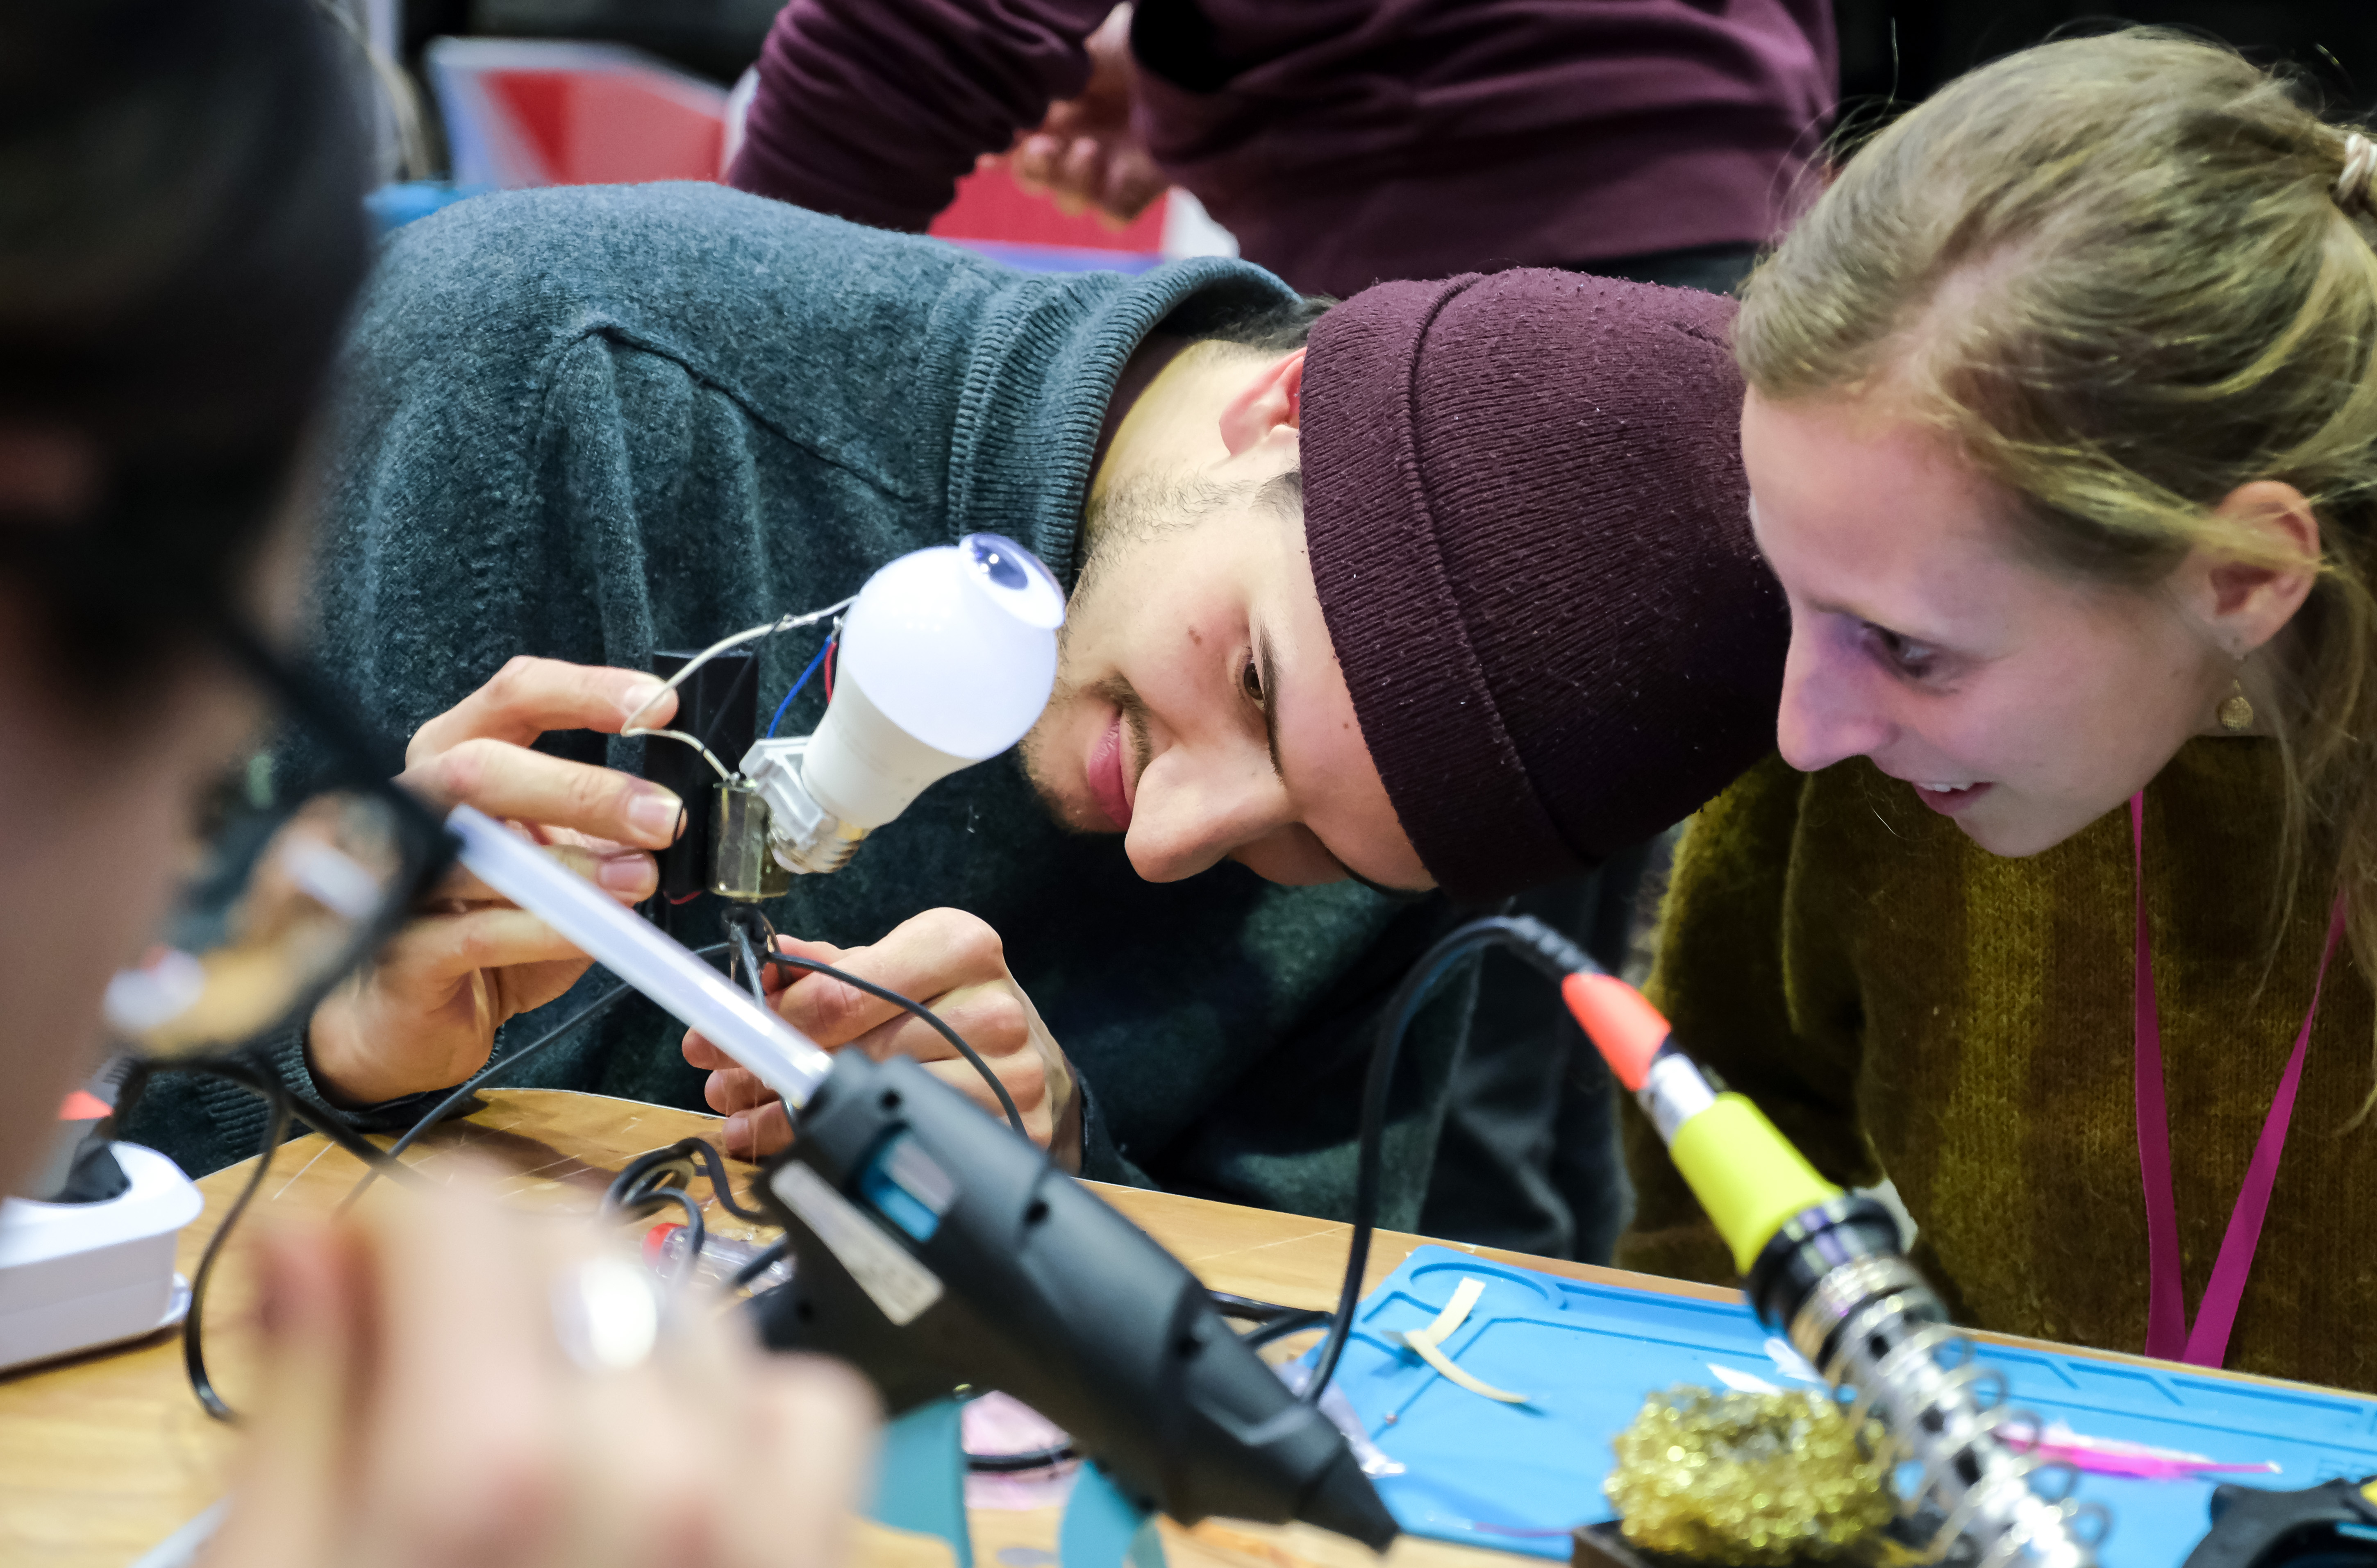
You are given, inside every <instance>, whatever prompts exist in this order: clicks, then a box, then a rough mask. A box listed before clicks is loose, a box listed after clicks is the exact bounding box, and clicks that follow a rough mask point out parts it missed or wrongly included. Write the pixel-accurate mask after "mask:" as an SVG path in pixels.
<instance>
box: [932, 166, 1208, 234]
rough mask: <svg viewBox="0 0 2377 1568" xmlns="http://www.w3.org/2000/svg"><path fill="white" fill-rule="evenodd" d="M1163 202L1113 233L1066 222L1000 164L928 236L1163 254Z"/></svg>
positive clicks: (1097, 224) (977, 178)
mask: <svg viewBox="0 0 2377 1568" xmlns="http://www.w3.org/2000/svg"><path fill="white" fill-rule="evenodd" d="M1169 199H1170V198H1169V197H1168V196H1159V197H1157V198H1156V199H1155V200H1154V201H1153V202H1150V203H1149V204H1148V208H1147V210H1146V211H1144V212H1142V213H1141V214H1140V215H1139V216H1138V217H1137V218H1136V219H1134V220H1131V222H1130V224H1129V227H1127V228H1124V229H1119V230H1117V229H1109V228H1107V227H1106V226H1105V223H1103V222H1101V221H1100V220H1097V219H1096V218H1094V217H1092V216H1091V215H1090V214H1089V213H1086V212H1084V213H1081V214H1079V215H1077V216H1075V217H1071V218H1068V217H1067V216H1065V214H1063V213H1061V212H1059V211H1057V204H1056V203H1055V202H1053V201H1050V200H1049V199H1048V198H1047V197H1046V196H1027V195H1026V194H1024V192H1023V190H1022V189H1021V187H1020V186H1018V185H1017V184H1016V183H1015V179H1014V177H1013V176H1012V175H1010V174H1009V173H1008V172H1007V166H1006V165H1005V164H1000V165H998V166H997V167H995V168H991V169H985V170H983V171H980V172H976V173H973V174H969V175H967V176H966V177H965V178H964V179H962V180H960V181H959V182H958V194H957V199H956V200H955V201H952V202H951V203H950V205H949V206H948V207H947V208H943V209H942V212H941V215H940V216H939V217H938V218H936V219H934V220H933V225H932V227H931V229H929V230H928V231H926V232H928V233H932V234H936V235H938V236H939V237H940V238H942V239H944V240H995V241H997V242H999V243H1000V244H1021V245H1069V246H1073V247H1076V248H1078V249H1081V250H1098V251H1129V252H1133V253H1136V254H1139V255H1153V254H1154V253H1155V252H1158V251H1161V250H1162V249H1163V248H1164V206H1165V202H1166V201H1167V200H1169Z"/></svg>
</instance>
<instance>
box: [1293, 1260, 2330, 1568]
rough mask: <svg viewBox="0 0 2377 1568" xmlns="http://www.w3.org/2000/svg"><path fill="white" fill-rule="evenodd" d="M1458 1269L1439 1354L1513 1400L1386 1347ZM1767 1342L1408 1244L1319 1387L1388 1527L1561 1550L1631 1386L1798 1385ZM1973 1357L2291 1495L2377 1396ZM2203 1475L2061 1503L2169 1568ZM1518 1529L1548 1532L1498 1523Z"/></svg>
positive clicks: (2101, 1427) (1729, 1311) (1751, 1325)
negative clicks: (1350, 1422)
mask: <svg viewBox="0 0 2377 1568" xmlns="http://www.w3.org/2000/svg"><path fill="white" fill-rule="evenodd" d="M1464 1278H1474V1279H1477V1280H1479V1281H1482V1282H1483V1284H1484V1286H1485V1293H1484V1294H1483V1295H1482V1296H1481V1297H1479V1298H1478V1301H1477V1304H1476V1306H1475V1307H1474V1308H1473V1309H1471V1311H1470V1313H1469V1316H1468V1318H1467V1319H1466V1320H1465V1321H1464V1322H1463V1324H1462V1325H1461V1327H1460V1328H1459V1329H1457V1330H1456V1331H1455V1332H1454V1333H1453V1334H1451V1336H1448V1337H1447V1339H1446V1340H1445V1343H1444V1349H1445V1352H1446V1353H1447V1354H1448V1355H1450V1356H1451V1358H1452V1359H1453V1360H1454V1361H1455V1362H1457V1363H1458V1364H1459V1365H1460V1366H1461V1367H1462V1368H1463V1370H1464V1371H1466V1372H1470V1373H1471V1374H1472V1375H1473V1376H1475V1377H1478V1378H1482V1379H1484V1380H1485V1381H1486V1382H1487V1383H1488V1384H1493V1385H1494V1386H1496V1387H1498V1388H1503V1389H1507V1390H1509V1391H1511V1392H1512V1393H1517V1394H1524V1395H1527V1396H1529V1400H1530V1403H1528V1404H1527V1405H1523V1406H1520V1405H1502V1404H1497V1403H1496V1402H1494V1401H1493V1400H1490V1399H1486V1398H1482V1397H1480V1396H1477V1395H1475V1394H1472V1393H1470V1392H1468V1391H1467V1390H1465V1389H1463V1388H1459V1387H1457V1386H1455V1385H1454V1384H1451V1383H1450V1382H1448V1381H1446V1380H1445V1379H1444V1378H1442V1377H1439V1376H1438V1375H1437V1374H1436V1372H1433V1371H1432V1370H1430V1369H1429V1367H1428V1366H1427V1363H1426V1362H1424V1361H1422V1360H1420V1359H1419V1357H1418V1356H1417V1355H1415V1354H1414V1353H1413V1352H1412V1351H1411V1350H1410V1349H1408V1348H1405V1347H1404V1344H1403V1341H1402V1339H1401V1337H1400V1336H1401V1334H1402V1333H1403V1332H1404V1331H1405V1330H1408V1329H1415V1328H1425V1327H1426V1326H1427V1324H1429V1323H1431V1322H1433V1321H1434V1320H1435V1318H1436V1315H1437V1313H1439V1312H1440V1311H1442V1310H1443V1308H1444V1306H1445V1304H1446V1303H1447V1302H1448V1301H1451V1298H1452V1292H1453V1290H1454V1289H1456V1288H1457V1287H1458V1286H1459V1285H1460V1283H1461V1281H1462V1280H1463V1279H1464ZM1391 1336H1392V1337H1391ZM1766 1340H1767V1335H1766V1331H1765V1330H1764V1329H1762V1327H1760V1326H1759V1324H1758V1321H1757V1319H1755V1318H1754V1317H1752V1316H1751V1315H1750V1311H1749V1309H1748V1308H1747V1307H1745V1306H1743V1305H1741V1304H1739V1303H1738V1302H1720V1301H1695V1300H1692V1299H1690V1298H1688V1297H1678V1296H1663V1295H1655V1294H1652V1293H1650V1292H1647V1291H1641V1290H1629V1289H1621V1288H1618V1287H1614V1286H1607V1285H1588V1284H1585V1283H1583V1282H1581V1281H1578V1280H1572V1279H1561V1278H1558V1277H1554V1276H1551V1275H1547V1274H1538V1273H1536V1272H1535V1271H1534V1270H1532V1269H1523V1268H1512V1267H1510V1266H1508V1265H1502V1264H1495V1263H1487V1262H1485V1261H1483V1260H1481V1259H1478V1258H1474V1257H1470V1256H1467V1255H1466V1254H1464V1253H1456V1252H1452V1251H1451V1250H1449V1249H1447V1248H1443V1247H1422V1248H1420V1249H1419V1250H1417V1251H1416V1252H1415V1253H1412V1255H1411V1256H1410V1257H1409V1258H1407V1259H1405V1260H1404V1265H1403V1266H1402V1267H1400V1268H1398V1269H1396V1270H1395V1271H1394V1273H1393V1274H1392V1275H1390V1276H1389V1277H1387V1278H1386V1280H1385V1281H1384V1282H1383V1283H1381V1284H1380V1286H1379V1288H1378V1289H1376V1290H1373V1291H1371V1292H1370V1294H1369V1295H1368V1297H1366V1298H1365V1299H1364V1300H1363V1301H1362V1304H1361V1307H1360V1309H1359V1311H1358V1313H1356V1318H1355V1328H1354V1332H1353V1335H1352V1336H1351V1337H1350V1338H1349V1339H1348V1341H1347V1343H1346V1347H1345V1354H1344V1360H1343V1361H1342V1362H1340V1364H1339V1367H1338V1372H1337V1377H1336V1383H1337V1385H1338V1386H1339V1387H1340V1388H1342V1389H1344V1392H1345V1394H1346V1396H1347V1397H1349V1398H1350V1399H1352V1401H1353V1403H1354V1408H1355V1410H1356V1413H1357V1414H1358V1415H1360V1417H1361V1418H1362V1424H1363V1426H1364V1427H1365V1428H1366V1429H1367V1430H1368V1431H1369V1432H1370V1434H1371V1437H1372V1438H1373V1440H1374V1441H1376V1442H1377V1443H1378V1445H1379V1447H1380V1449H1382V1450H1384V1451H1385V1453H1386V1454H1387V1455H1388V1456H1389V1457H1391V1458H1393V1459H1397V1460H1400V1461H1401V1462H1402V1463H1403V1464H1404V1467H1405V1469H1404V1474H1402V1475H1399V1476H1386V1477H1382V1478H1380V1479H1379V1482H1378V1487H1379V1492H1380V1496H1381V1497H1383V1498H1384V1499H1385V1500H1386V1503H1387V1506H1388V1507H1389V1508H1390V1509H1392V1511H1393V1513H1394V1515H1395V1518H1396V1519H1397V1521H1398V1522H1400V1523H1401V1524H1402V1526H1404V1529H1406V1530H1408V1531H1410V1532H1411V1533H1412V1534H1414V1535H1421V1536H1430V1537H1434V1538H1438V1539H1439V1540H1452V1541H1461V1542H1463V1543H1465V1544H1469V1545H1474V1546H1485V1547H1493V1548H1496V1549H1498V1550H1504V1551H1519V1552H1527V1553H1532V1554H1534V1555H1536V1556H1541V1557H1551V1558H1558V1559H1560V1560H1562V1561H1565V1560H1566V1559H1567V1557H1568V1555H1569V1543H1568V1540H1567V1538H1566V1535H1565V1531H1566V1530H1567V1529H1568V1528H1569V1527H1571V1526H1576V1525H1583V1524H1595V1523H1599V1522H1601V1521H1603V1520H1606V1519H1608V1518H1609V1517H1611V1512H1610V1508H1609V1504H1608V1503H1607V1500H1606V1499H1605V1498H1603V1496H1602V1495H1601V1482H1602V1479H1603V1478H1604V1477H1606V1476H1607V1475H1608V1473H1609V1468H1610V1466H1611V1464H1612V1463H1613V1455H1612V1453H1611V1450H1610V1443H1611V1440H1612V1439H1614V1438H1615V1437H1616V1436H1617V1435H1618V1433H1619V1431H1623V1430H1624V1429H1625V1428H1626V1426H1627V1425H1628V1424H1629V1423H1630V1422H1631V1421H1632V1420H1633V1419H1634V1416H1635V1413H1636V1412H1637V1411H1638V1410H1640V1409H1641V1408H1642V1398H1643V1396H1644V1395H1646V1394H1648V1393H1650V1392H1652V1391H1653V1390H1654V1389H1663V1388H1666V1387H1668V1386H1669V1385H1671V1384H1679V1383H1680V1384H1697V1385H1699V1386H1701V1387H1705V1388H1721V1387H1723V1386H1724V1384H1723V1380H1721V1379H1720V1378H1719V1377H1718V1376H1717V1375H1716V1373H1715V1372H1714V1371H1713V1370H1712V1369H1711V1363H1715V1364H1716V1365H1719V1366H1723V1367H1726V1368H1728V1369H1730V1370H1732V1371H1735V1372H1746V1373H1748V1374H1750V1375H1751V1376H1754V1377H1758V1378H1762V1379H1763V1380H1765V1381H1766V1382H1768V1383H1770V1384H1775V1385H1776V1386H1778V1387H1785V1388H1788V1387H1795V1386H1803V1385H1801V1384H1794V1383H1793V1382H1792V1379H1791V1375H1790V1373H1789V1372H1787V1371H1786V1370H1784V1369H1783V1368H1781V1367H1778V1366H1777V1365H1776V1363H1775V1361H1774V1360H1773V1359H1772V1358H1771V1357H1770V1356H1769V1354H1768V1352H1767V1349H1766ZM1980 1357H1981V1360H1983V1361H1984V1362H1985V1363H1987V1364H1988V1365H1989V1366H1992V1367H1995V1368H1996V1369H1998V1370H1999V1371H2001V1372H2003V1373H2004V1374H2005V1377H2006V1381H2007V1384H2008V1386H2009V1390H2010V1396H2011V1398H2012V1401H2013V1404H2015V1405H2016V1406H2018V1407H2020V1408H2024V1409H2027V1410H2031V1411H2034V1412H2036V1413H2037V1416H2038V1417H2039V1419H2040V1420H2042V1421H2045V1422H2046V1423H2048V1424H2049V1426H2052V1425H2053V1424H2054V1423H2055V1422H2057V1421H2059V1420H2060V1421H2063V1422H2067V1423H2069V1424H2070V1426H2071V1427H2072V1430H2073V1431H2076V1432H2079V1433H2082V1434H2084V1435H2085V1436H2089V1437H2105V1438H2117V1439H2121V1440H2124V1441H2128V1442H2132V1443H2153V1444H2155V1445H2156V1446H2158V1447H2163V1448H2174V1449H2180V1450H2183V1451H2185V1452H2187V1453H2191V1454H2201V1455H2204V1456H2206V1457H2207V1458H2210V1459H2214V1460H2217V1461H2221V1462H2224V1463H2237V1464H2259V1463H2261V1462H2263V1461H2265V1460H2275V1461H2276V1462H2277V1464H2278V1465H2279V1466H2280V1467H2281V1468H2280V1470H2279V1472H2278V1473H2277V1474H2275V1475H2264V1476H2246V1477H2228V1478H2224V1479H2232V1480H2237V1481H2240V1482H2241V1483H2242V1484H2246V1485H2254V1486H2268V1487H2275V1488H2280V1489H2283V1490H2287V1491H2293V1490H2296V1489H2298V1488H2301V1487H2307V1486H2312V1485H2315V1484H2317V1483H2318V1482H2320V1481H2323V1480H2331V1479H2335V1478H2336V1477H2338V1476H2353V1477H2359V1476H2364V1475H2368V1474H2371V1472H2377V1400H2372V1399H2365V1398H2360V1397H2358V1396H2352V1395H2346V1394H2333V1393H2327V1392H2323V1391H2313V1390H2309V1389H2291V1388H2273V1387H2267V1386H2262V1385H2257V1384H2243V1383H2229V1382H2225V1381H2222V1380H2220V1379H2216V1378H2210V1377H2198V1376H2191V1375H2189V1374H2187V1373H2184V1372H2165V1371H2161V1370H2158V1369H2150V1368H2145V1367H2136V1366H2127V1365H2121V1364H2119V1363H2115V1362H2110V1361H2102V1360H2094V1359H2092V1358H2089V1357H2085V1356H2075V1355H2062V1354H2059V1353H2056V1352H2053V1351H2037V1350H2026V1349H2024V1350H2018V1349H2010V1348H2003V1347H1998V1346H1984V1347H1982V1348H1981V1351H1980ZM1389 1412H1393V1413H1394V1415H1395V1418H1396V1419H1395V1420H1394V1421H1393V1422H1392V1424H1389V1423H1387V1422H1386V1421H1385V1418H1386V1416H1387V1415H1388V1413H1389ZM2212 1486H2213V1483H2212V1482H2211V1481H2208V1480H2207V1481H2140V1480H2129V1479H2120V1478H2115V1477H2108V1476H2094V1475H2092V1476H2085V1477H2083V1478H2082V1479H2081V1483H2080V1490H2079V1496H2080V1497H2081V1498H2082V1499H2084V1500H2087V1499H2093V1500H2095V1501H2096V1502H2099V1503H2104V1504H2105V1506H2106V1507H2107V1508H2108V1510H2110V1511H2111V1513H2112V1515H2113V1527H2112V1533H2111V1534H2110V1536H2108V1538H2107V1539H2106V1541H2105V1544H2104V1546H2103V1548H2102V1550H2100V1551H2099V1553H2098V1559H2099V1562H2101V1564H2102V1565H2103V1568H2179V1564H2180V1562H2182V1561H2183V1560H2184V1559H2185V1558H2186V1556H2187V1554H2188V1552H2189V1551H2190V1550H2192V1548H2193V1547H2194V1545H2195V1542H2196V1540H2197V1538H2199V1537H2200V1536H2202V1535H2203V1533H2204V1527H2205V1526H2206V1523H2207V1522H2208V1517H2209V1516H2208V1515H2207V1513H2206V1511H2205V1503H2206V1502H2207V1501H2208V1500H2209V1499H2210V1497H2211V1495H2212ZM1481 1526H1484V1527H1481ZM1494 1526H1500V1527H1499V1528H1495V1527H1494ZM1527 1530H1534V1531H1545V1532H1555V1531H1556V1532H1560V1533H1558V1534H1542V1535H1534V1536H1529V1535H1524V1534H1515V1533H1512V1532H1514V1531H1527Z"/></svg>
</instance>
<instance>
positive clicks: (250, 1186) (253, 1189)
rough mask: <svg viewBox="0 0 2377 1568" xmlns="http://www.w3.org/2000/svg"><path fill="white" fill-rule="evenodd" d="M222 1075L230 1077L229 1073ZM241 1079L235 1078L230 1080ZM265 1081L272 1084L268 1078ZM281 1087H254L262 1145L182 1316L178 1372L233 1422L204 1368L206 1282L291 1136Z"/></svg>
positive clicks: (216, 1413) (212, 1412)
mask: <svg viewBox="0 0 2377 1568" xmlns="http://www.w3.org/2000/svg"><path fill="white" fill-rule="evenodd" d="M223 1076H226V1077H231V1076H232V1075H230V1074H224V1075H223ZM243 1081H244V1080H242V1079H239V1078H236V1077H233V1082H234V1083H239V1082H243ZM263 1081H264V1082H267V1083H269V1082H270V1080H269V1079H268V1080H263ZM247 1087H251V1088H255V1087H257V1085H255V1084H249V1085H248V1086H247ZM280 1090H281V1086H280V1085H279V1084H278V1083H272V1084H271V1087H270V1088H269V1089H259V1090H258V1092H259V1093H262V1094H263V1095H264V1099H265V1103H266V1104H267V1105H268V1106H269V1108H270V1109H269V1111H267V1113H266V1116H265V1123H264V1146H263V1147H262V1148H260V1149H258V1150H257V1156H256V1170H255V1171H254V1172H253V1173H252V1174H250V1175H249V1177H248V1179H247V1184H246V1185H245V1186H244V1187H242V1188H240V1190H239V1196H238V1197H236V1198H233V1200H232V1205H231V1208H230V1209H229V1210H228V1211H227V1212H226V1213H225V1214H224V1215H223V1218H222V1223H221V1225H218V1226H216V1227H215V1233H214V1234H213V1235H212V1236H209V1238H207V1250H206V1251H205V1252H203V1253H200V1254H199V1255H198V1271H197V1274H195V1275H193V1276H192V1277H191V1279H190V1305H189V1308H188V1310H187V1311H186V1312H185V1313H183V1315H182V1370H183V1371H184V1372H187V1373H188V1374H189V1379H190V1392H191V1393H192V1394H195V1395H197V1398H198V1403H199V1405H200V1406H202V1407H204V1408H205V1410H206V1412H207V1414H208V1415H209V1416H212V1417H213V1418H214V1419H215V1420H219V1421H223V1422H227V1423H229V1424H231V1425H234V1426H236V1425H237V1424H238V1423H239V1412H237V1411H236V1410H233V1408H231V1404H230V1402H229V1401H228V1400H226V1399H224V1398H223V1396H222V1395H221V1393H220V1392H219V1391H217V1389H216V1388H215V1382H214V1379H213V1377H211V1376H210V1375H209V1373H208V1372H207V1286H208V1285H209V1283H211V1282H212V1281H213V1279H214V1277H215V1265H216V1263H217V1262H218V1261H220V1260H221V1257H222V1250H223V1243H224V1242H225V1241H229V1240H230V1239H231V1233H232V1229H233V1227H234V1226H236V1225H238V1224H239V1217H240V1216H241V1215H243V1214H245V1213H246V1212H247V1206H248V1205H249V1204H250V1203H252V1202H253V1201H255V1198H256V1194H257V1189H258V1188H260V1187H262V1186H263V1185H264V1178H265V1176H266V1174H267V1173H268V1172H269V1171H270V1170H271V1169H272V1157H273V1155H274V1154H275V1153H276V1152H277V1151H278V1150H279V1149H280V1147H281V1139H283V1138H285V1137H286V1136H288V1134H289V1115H290V1111H289V1097H288V1095H287V1094H285V1093H282V1092H280Z"/></svg>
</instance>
